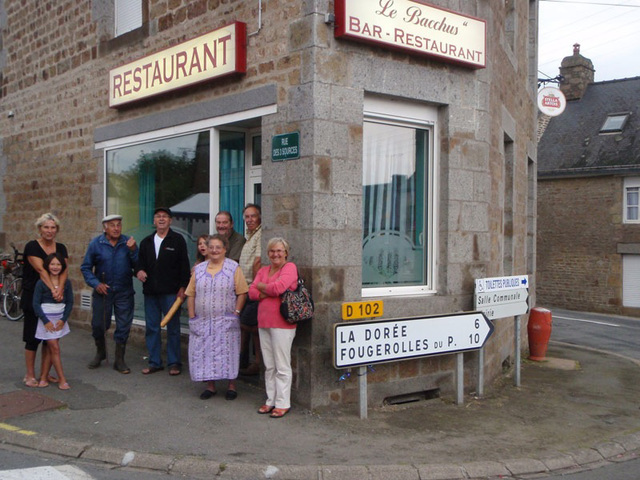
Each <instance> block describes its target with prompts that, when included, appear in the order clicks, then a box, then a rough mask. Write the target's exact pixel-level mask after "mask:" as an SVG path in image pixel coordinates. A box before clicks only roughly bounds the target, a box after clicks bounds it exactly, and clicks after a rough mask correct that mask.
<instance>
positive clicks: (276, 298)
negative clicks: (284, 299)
mask: <svg viewBox="0 0 640 480" xmlns="http://www.w3.org/2000/svg"><path fill="white" fill-rule="evenodd" d="M267 255H268V256H269V260H270V262H271V265H268V266H266V267H262V268H261V269H260V270H258V273H257V274H256V276H255V278H254V279H253V283H251V285H250V286H249V298H250V299H251V300H259V301H260V303H259V304H258V329H259V334H260V345H261V347H262V357H263V361H264V366H265V372H264V380H265V387H266V390H267V401H266V402H265V404H264V405H263V406H262V407H260V408H259V409H258V413H261V414H267V413H270V414H271V418H281V417H284V416H285V415H286V413H287V412H288V411H289V409H290V408H291V400H290V398H291V381H292V379H293V372H292V370H291V344H292V343H293V338H294V337H295V336H296V326H295V325H291V324H290V323H288V322H287V321H286V320H285V319H284V318H282V315H280V303H281V301H280V295H281V294H282V293H284V291H285V290H295V289H296V287H297V285H298V269H297V267H296V266H295V264H293V263H291V262H287V258H288V257H289V243H288V242H287V241H286V240H285V239H284V238H279V237H276V238H272V239H271V240H269V243H267Z"/></svg>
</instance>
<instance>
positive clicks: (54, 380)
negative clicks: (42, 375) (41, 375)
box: [47, 375, 59, 383]
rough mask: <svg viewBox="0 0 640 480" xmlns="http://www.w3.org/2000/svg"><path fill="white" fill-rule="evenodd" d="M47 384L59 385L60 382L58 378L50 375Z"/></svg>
mask: <svg viewBox="0 0 640 480" xmlns="http://www.w3.org/2000/svg"><path fill="white" fill-rule="evenodd" d="M47 382H49V383H58V382H59V380H58V379H57V378H56V377H52V376H51V375H49V376H48V377H47Z"/></svg>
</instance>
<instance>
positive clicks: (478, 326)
mask: <svg viewBox="0 0 640 480" xmlns="http://www.w3.org/2000/svg"><path fill="white" fill-rule="evenodd" d="M492 333H493V324H492V323H491V322H490V321H489V320H488V319H487V317H485V315H484V314H483V313H482V312H468V313H457V314H450V315H444V316H433V317H416V318H405V319H391V320H381V321H364V322H349V323H338V324H335V325H334V342H333V364H334V366H335V368H351V367H359V368H360V384H359V386H360V418H366V417H367V411H366V410H367V402H366V388H367V384H366V375H364V373H366V366H367V365H372V364H376V363H387V362H394V361H399V360H407V359H411V358H422V357H427V356H430V355H442V354H446V353H457V354H458V361H457V364H456V402H457V403H458V404H461V403H463V396H464V381H463V372H464V370H463V363H462V355H463V352H465V351H470V350H478V349H481V348H482V347H483V345H484V344H485V342H486V340H487V339H488V338H489V337H490V336H491V334H492Z"/></svg>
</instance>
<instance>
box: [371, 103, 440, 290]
mask: <svg viewBox="0 0 640 480" xmlns="http://www.w3.org/2000/svg"><path fill="white" fill-rule="evenodd" d="M437 120H438V109H437V107H435V106H433V105H429V104H421V103H417V102H410V101H407V100H401V99H392V98H385V97H379V96H375V95H365V98H364V108H363V123H364V122H371V123H379V124H384V125H390V126H399V127H405V128H414V129H420V130H427V131H428V132H429V133H428V140H429V141H428V145H427V148H426V155H427V158H426V165H425V168H424V171H425V185H424V187H423V188H425V189H426V192H424V197H425V202H426V208H425V222H424V232H423V235H424V239H425V241H424V255H425V264H426V265H425V283H424V284H422V285H412V286H393V285H385V286H381V287H364V286H362V289H361V294H362V297H363V298H368V297H385V296H406V295H434V294H435V293H436V291H437V285H436V280H437V275H436V272H437V259H438V255H437V252H438V242H437V239H438V235H437V233H438V232H437V225H438V209H437V208H436V205H437V203H438V198H439V193H438V192H439V189H438V181H437V179H438V178H439V175H438V164H439V138H440V135H439V128H438V121H437ZM363 142H364V138H363ZM363 154H364V152H363ZM360 182H361V183H362V174H361V178H360ZM363 188H364V186H363ZM363 215H364V212H363ZM362 221H363V222H364V217H363V218H362ZM361 251H362V250H361Z"/></svg>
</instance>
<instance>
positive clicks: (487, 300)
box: [474, 275, 529, 319]
mask: <svg viewBox="0 0 640 480" xmlns="http://www.w3.org/2000/svg"><path fill="white" fill-rule="evenodd" d="M474 301H475V308H476V309H477V310H480V311H481V312H483V313H484V314H485V315H486V316H487V318H490V319H494V318H504V317H513V316H515V315H523V314H525V313H527V312H528V311H529V277H528V275H516V276H512V277H493V278H479V279H476V292H475V296H474Z"/></svg>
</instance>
